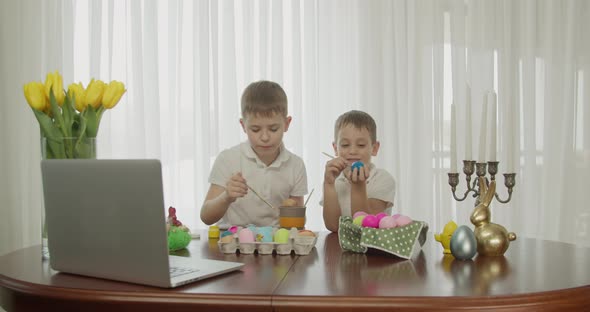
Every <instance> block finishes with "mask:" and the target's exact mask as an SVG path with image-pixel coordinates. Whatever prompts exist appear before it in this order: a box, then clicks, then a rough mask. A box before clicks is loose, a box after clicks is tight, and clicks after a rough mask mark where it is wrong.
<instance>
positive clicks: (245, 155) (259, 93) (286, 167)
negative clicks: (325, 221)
mask: <svg viewBox="0 0 590 312" xmlns="http://www.w3.org/2000/svg"><path fill="white" fill-rule="evenodd" d="M241 106H242V118H241V119H240V124H241V125H242V129H243V130H244V132H245V133H246V134H247V135H248V141H247V142H243V143H241V144H239V145H237V146H234V147H232V148H229V149H226V150H224V151H222V152H221V153H220V154H219V155H218V156H217V158H216V159H215V163H214V165H213V168H212V169H211V173H210V175H209V183H211V185H210V187H209V191H208V192H207V196H206V198H205V202H204V203H203V206H202V207H201V220H202V221H203V222H204V223H205V224H208V225H210V224H213V223H216V222H219V223H220V224H219V226H220V227H221V228H225V227H228V226H231V225H242V226H245V225H248V224H254V225H256V226H278V225H279V222H278V220H279V209H278V207H279V206H280V205H281V204H282V202H283V201H284V200H285V199H288V198H291V199H293V200H294V201H295V203H296V205H297V206H303V196H304V195H305V194H307V174H306V171H305V165H304V164H303V160H302V159H301V158H300V157H298V156H297V155H295V154H293V153H291V152H289V151H288V150H287V149H286V148H285V147H284V145H283V134H284V133H285V132H287V130H288V129H289V124H290V123H291V119H292V118H291V116H288V114H287V95H286V94H285V91H284V90H283V88H281V86H280V85H279V84H277V83H275V82H271V81H257V82H253V83H251V84H250V85H249V86H248V87H247V88H246V89H245V90H244V93H243V94H242V100H241ZM249 187H250V188H251V189H252V190H254V191H255V192H256V193H258V194H259V195H260V196H261V197H262V199H264V200H265V201H266V202H268V203H269V204H270V205H272V206H273V207H272V208H271V207H269V205H267V204H266V203H265V202H264V201H263V200H262V199H260V198H259V197H258V196H257V195H256V194H255V193H254V192H252V191H251V190H249Z"/></svg>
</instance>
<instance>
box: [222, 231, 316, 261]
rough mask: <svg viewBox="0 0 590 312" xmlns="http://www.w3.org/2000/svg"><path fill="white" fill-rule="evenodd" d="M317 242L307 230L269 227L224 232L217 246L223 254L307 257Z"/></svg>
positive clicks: (312, 233) (313, 235)
mask: <svg viewBox="0 0 590 312" xmlns="http://www.w3.org/2000/svg"><path fill="white" fill-rule="evenodd" d="M316 242H317V234H316V233H314V232H312V231H309V230H297V229H296V228H292V229H291V230H287V229H283V228H281V229H276V228H271V227H254V226H248V227H246V228H241V229H238V230H237V231H235V232H230V231H225V232H223V233H222V234H221V238H220V239H219V242H218V246H219V250H221V252H223V253H235V252H237V251H238V250H239V251H240V253H242V254H253V253H254V252H257V253H258V254H260V255H270V254H272V253H273V252H276V253H277V254H278V255H290V254H291V252H292V251H294V252H295V254H297V255H307V254H309V253H310V252H311V250H312V249H313V247H314V246H315V244H316Z"/></svg>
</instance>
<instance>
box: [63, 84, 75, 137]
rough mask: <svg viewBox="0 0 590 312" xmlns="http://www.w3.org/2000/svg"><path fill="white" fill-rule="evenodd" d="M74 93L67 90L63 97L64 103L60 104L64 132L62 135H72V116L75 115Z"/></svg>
mask: <svg viewBox="0 0 590 312" xmlns="http://www.w3.org/2000/svg"><path fill="white" fill-rule="evenodd" d="M74 100H75V99H74V95H73V94H72V95H71V94H70V93H69V92H68V93H67V94H66V97H65V98H64V104H63V105H62V107H61V109H62V113H63V119H64V130H65V132H66V134H65V135H64V137H72V136H73V133H72V132H73V131H72V127H73V125H74V116H76V110H75V108H74V104H73V103H74Z"/></svg>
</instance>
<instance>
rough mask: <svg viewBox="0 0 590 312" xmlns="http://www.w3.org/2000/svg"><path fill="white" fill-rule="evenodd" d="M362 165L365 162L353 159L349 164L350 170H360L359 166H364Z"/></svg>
mask: <svg viewBox="0 0 590 312" xmlns="http://www.w3.org/2000/svg"><path fill="white" fill-rule="evenodd" d="M364 166H365V164H363V162H362V161H355V162H353V163H352V165H351V166H350V170H354V169H358V170H361V168H362V167H364Z"/></svg>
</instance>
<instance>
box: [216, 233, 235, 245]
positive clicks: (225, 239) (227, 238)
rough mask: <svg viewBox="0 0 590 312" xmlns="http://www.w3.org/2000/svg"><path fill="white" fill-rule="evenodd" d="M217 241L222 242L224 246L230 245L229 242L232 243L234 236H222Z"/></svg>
mask: <svg viewBox="0 0 590 312" xmlns="http://www.w3.org/2000/svg"><path fill="white" fill-rule="evenodd" d="M219 241H220V242H222V243H224V244H226V243H231V242H233V241H234V236H233V235H226V236H222V237H221V239H220V240H219Z"/></svg>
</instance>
